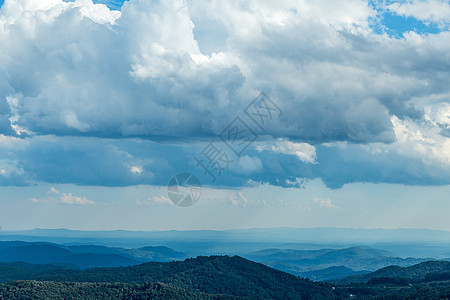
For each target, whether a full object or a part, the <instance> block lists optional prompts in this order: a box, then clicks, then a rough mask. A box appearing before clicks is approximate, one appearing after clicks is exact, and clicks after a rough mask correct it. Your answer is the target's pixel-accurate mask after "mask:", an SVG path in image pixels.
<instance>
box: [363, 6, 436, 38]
mask: <svg viewBox="0 0 450 300" xmlns="http://www.w3.org/2000/svg"><path fill="white" fill-rule="evenodd" d="M372 29H373V31H374V32H375V33H377V34H384V33H386V34H388V35H389V36H391V37H396V38H402V37H403V34H404V33H406V32H410V31H414V32H417V33H419V34H426V33H431V34H435V33H439V32H441V30H440V28H439V27H438V26H437V24H432V23H428V24H426V23H424V22H422V21H420V20H418V19H416V18H413V17H403V16H399V15H396V14H393V13H391V12H384V13H382V14H380V20H378V21H375V22H373V23H372Z"/></svg>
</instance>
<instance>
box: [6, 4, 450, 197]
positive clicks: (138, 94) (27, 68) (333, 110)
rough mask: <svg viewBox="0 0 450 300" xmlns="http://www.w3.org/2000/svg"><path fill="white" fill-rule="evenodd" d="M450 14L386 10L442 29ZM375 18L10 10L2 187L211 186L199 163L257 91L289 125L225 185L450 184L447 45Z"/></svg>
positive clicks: (445, 37)
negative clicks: (177, 178) (395, 32)
mask: <svg viewBox="0 0 450 300" xmlns="http://www.w3.org/2000/svg"><path fill="white" fill-rule="evenodd" d="M103 2H104V1H103ZM109 5H110V7H115V8H118V6H119V5H120V4H119V3H118V2H117V1H114V2H110V3H109ZM446 5H447V4H446V3H444V2H441V1H437V0H433V1H428V2H423V1H409V2H405V3H393V4H392V5H389V6H387V7H385V8H383V9H385V10H390V11H392V12H395V13H396V14H399V15H402V16H414V17H415V18H418V19H420V20H424V21H426V22H436V23H439V24H444V23H445V22H447V21H446V19H445V16H444V12H445V9H446V8H445V7H446ZM425 7H426V9H425ZM422 8H423V9H422ZM441 8H442V9H441ZM379 14H380V12H379V11H377V9H376V8H374V7H373V5H369V3H368V2H366V1H359V0H344V1H340V2H339V3H338V2H336V1H328V0H320V1H314V2H311V1H292V0H282V1H278V2H277V3H276V4H274V3H273V2H270V1H256V0H252V1H246V2H245V5H244V2H243V1H240V0H237V1H232V2H223V1H217V0H211V1H202V0H201V1H183V0H168V1H144V0H131V1H127V2H125V3H124V5H123V7H122V8H121V10H120V11H117V10H111V9H109V8H108V7H107V6H105V5H103V4H94V3H92V2H91V1H89V0H83V1H81V0H77V1H72V2H63V1H60V0H45V1H38V2H36V1H32V0H21V1H19V0H6V1H5V3H4V5H3V6H2V7H1V9H0V28H1V29H0V44H1V45H2V47H0V133H1V135H0V155H1V157H2V160H1V161H0V185H30V184H36V183H39V182H47V183H51V184H58V183H73V184H79V185H100V186H124V185H137V184H154V185H166V184H167V182H168V180H169V179H170V178H171V177H172V176H173V175H174V174H176V173H178V172H181V171H183V170H188V171H191V172H194V173H196V174H197V175H199V178H201V180H202V183H203V184H205V185H209V184H211V185H212V183H210V182H209V181H208V178H207V177H204V176H203V177H202V175H203V172H202V170H199V169H198V168H196V167H195V163H194V162H193V161H192V158H193V157H194V156H195V154H197V153H198V149H199V148H201V146H202V145H203V144H204V143H205V140H207V141H210V140H212V141H219V139H218V138H217V134H218V133H220V132H221V131H222V130H223V129H224V128H225V127H226V126H227V125H228V124H229V122H230V121H231V120H233V119H234V118H235V117H236V116H238V115H240V116H242V115H243V114H242V110H243V109H244V108H245V107H246V106H247V105H248V104H249V103H250V102H251V101H252V99H254V97H255V96H256V95H258V94H259V91H262V90H263V91H265V92H266V93H267V94H268V95H269V96H270V97H271V98H272V99H273V100H274V101H275V102H276V103H277V105H278V106H279V107H280V108H281V109H282V110H283V115H282V116H281V117H280V118H278V119H277V120H274V122H273V123H271V124H270V126H269V127H268V128H267V131H265V132H261V131H260V130H259V131H258V130H257V129H255V131H257V133H258V135H260V137H261V138H260V140H258V142H257V143H255V144H254V145H252V146H251V147H249V148H248V150H247V152H246V153H245V154H244V155H243V156H242V157H240V158H239V157H236V158H234V160H235V164H234V165H232V167H231V168H230V170H228V171H227V172H226V174H225V173H224V175H223V176H222V177H221V178H220V180H219V181H218V183H217V185H220V186H224V187H230V186H231V187H235V186H239V187H241V186H245V185H247V184H248V183H249V182H259V183H270V184H273V185H280V186H292V184H296V185H297V186H298V185H299V184H297V183H299V182H302V180H308V179H315V178H320V179H322V181H323V182H324V183H325V184H326V185H327V186H328V187H332V188H339V187H341V186H342V185H344V184H347V183H352V182H389V183H402V184H427V185H437V184H448V183H449V180H448V178H449V177H448V175H449V172H450V166H449V165H448V151H449V150H448V148H449V140H448V136H450V134H449V132H450V130H449V129H448V128H449V126H450V125H449V124H450V122H449V121H448V103H449V99H450V98H449V95H450V90H449V89H450V87H449V85H448V82H449V81H450V72H449V71H448V70H449V68H448V66H450V56H449V55H448V53H450V46H449V45H450V43H448V41H449V40H450V32H448V31H446V28H445V26H444V27H442V31H440V32H438V33H436V34H420V33H418V32H414V31H411V32H406V33H405V34H404V35H403V36H402V38H392V37H390V36H388V35H385V34H378V33H377V32H375V31H374V29H373V22H377V21H379V20H378V19H377V18H379ZM246 121H249V125H250V126H254V124H252V123H251V120H247V119H246ZM2 170H3V171H2Z"/></svg>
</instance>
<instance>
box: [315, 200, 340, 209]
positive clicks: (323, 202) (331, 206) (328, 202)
mask: <svg viewBox="0 0 450 300" xmlns="http://www.w3.org/2000/svg"><path fill="white" fill-rule="evenodd" d="M313 202H314V204H316V205H318V206H320V207H325V208H328V209H336V208H338V207H337V206H336V205H334V204H333V203H332V202H331V199H329V198H326V199H324V198H314V199H313Z"/></svg>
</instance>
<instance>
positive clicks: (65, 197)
mask: <svg viewBox="0 0 450 300" xmlns="http://www.w3.org/2000/svg"><path fill="white" fill-rule="evenodd" d="M59 203H62V204H69V205H94V204H95V202H94V201H91V200H89V199H87V198H86V197H77V196H73V195H72V194H71V193H68V194H66V193H63V194H62V195H61V197H60V198H59Z"/></svg>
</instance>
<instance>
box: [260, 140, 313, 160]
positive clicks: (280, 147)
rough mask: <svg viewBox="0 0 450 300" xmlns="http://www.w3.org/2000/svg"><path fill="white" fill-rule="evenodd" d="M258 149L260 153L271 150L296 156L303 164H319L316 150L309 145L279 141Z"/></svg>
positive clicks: (261, 145) (262, 145) (263, 145)
mask: <svg viewBox="0 0 450 300" xmlns="http://www.w3.org/2000/svg"><path fill="white" fill-rule="evenodd" d="M270 144H272V145H270ZM256 149H257V150H259V151H262V150H271V151H272V152H275V153H283V154H289V155H295V156H297V157H298V159H299V160H300V161H302V162H306V163H312V164H314V163H317V161H316V159H317V157H316V148H315V147H314V146H311V145H309V144H307V143H294V142H291V141H288V140H285V139H278V140H276V141H275V142H273V143H266V144H260V145H257V146H256Z"/></svg>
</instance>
